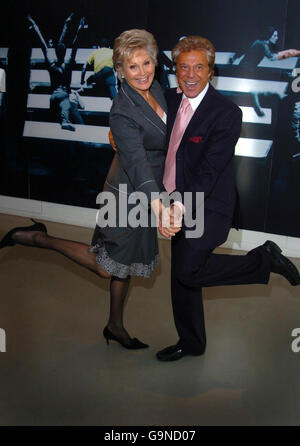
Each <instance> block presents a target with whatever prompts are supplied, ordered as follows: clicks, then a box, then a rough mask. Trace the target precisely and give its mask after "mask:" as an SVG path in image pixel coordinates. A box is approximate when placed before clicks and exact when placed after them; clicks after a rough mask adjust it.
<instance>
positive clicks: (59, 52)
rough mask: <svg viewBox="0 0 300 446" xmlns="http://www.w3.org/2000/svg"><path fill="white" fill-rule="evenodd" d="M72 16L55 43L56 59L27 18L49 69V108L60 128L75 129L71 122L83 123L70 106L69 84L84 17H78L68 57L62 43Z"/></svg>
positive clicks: (36, 27)
mask: <svg viewBox="0 0 300 446" xmlns="http://www.w3.org/2000/svg"><path fill="white" fill-rule="evenodd" d="M72 16H73V14H71V15H70V16H69V17H68V18H67V19H66V21H65V23H64V28H63V31H62V34H61V37H60V39H59V42H58V44H57V45H56V48H55V52H56V57H57V60H53V58H51V57H50V52H49V48H48V46H47V44H46V42H45V39H44V37H43V35H42V33H41V31H40V29H39V27H38V25H37V24H36V23H35V21H34V20H33V19H32V18H31V16H29V15H28V16H27V18H28V20H29V22H30V23H31V25H32V28H33V29H34V31H35V33H36V34H37V36H38V38H39V40H40V43H41V47H42V51H43V54H44V57H45V61H46V65H47V69H48V71H49V75H50V86H51V87H50V88H51V96H50V108H51V109H52V110H53V111H54V112H55V114H56V115H57V116H58V119H59V122H60V124H61V128H62V129H64V130H70V131H75V130H76V128H75V126H74V125H72V123H75V124H84V121H83V119H82V116H81V115H80V113H79V112H78V113H77V112H75V113H73V111H74V107H72V104H71V101H70V98H69V95H70V93H71V91H70V85H71V80H72V68H73V65H74V61H75V56H76V52H77V48H78V35H79V32H80V31H81V30H82V29H83V28H84V26H85V19H84V17H82V18H81V19H80V22H79V25H78V28H77V31H76V34H75V37H74V39H73V42H72V45H71V46H72V49H71V55H70V57H69V58H66V46H65V44H64V43H63V39H64V37H65V34H66V31H67V27H68V24H69V22H70V21H71V19H72ZM75 111H76V109H75ZM77 111H78V110H77Z"/></svg>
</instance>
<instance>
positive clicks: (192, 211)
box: [96, 184, 204, 238]
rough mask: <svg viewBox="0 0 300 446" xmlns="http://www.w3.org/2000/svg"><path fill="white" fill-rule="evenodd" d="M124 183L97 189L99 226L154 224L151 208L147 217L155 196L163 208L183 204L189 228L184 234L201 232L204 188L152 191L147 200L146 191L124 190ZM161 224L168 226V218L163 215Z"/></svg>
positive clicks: (147, 225)
mask: <svg viewBox="0 0 300 446" xmlns="http://www.w3.org/2000/svg"><path fill="white" fill-rule="evenodd" d="M127 190H128V189H127V184H120V185H119V186H118V190H117V191H118V192H117V191H116V193H113V192H110V191H103V192H100V193H99V194H98V196H97V200H96V203H97V204H100V209H99V211H98V212H97V216H96V222H97V225H98V226H99V227H102V228H103V227H111V228H115V227H121V228H126V227H130V228H137V227H139V226H140V227H144V228H145V227H157V226H158V224H159V222H158V221H157V218H156V217H155V214H154V213H153V212H151V214H150V218H149V208H150V203H151V202H152V201H154V200H156V199H159V200H161V202H162V204H163V206H164V208H169V207H170V206H171V204H172V203H175V204H176V202H177V203H180V204H184V215H183V222H184V226H185V227H186V228H188V229H190V230H186V231H185V236H186V238H199V237H201V236H202V235H203V232H204V193H203V192H196V193H192V192H184V195H183V197H182V195H181V194H180V193H179V192H173V193H172V194H170V195H169V194H168V193H167V192H161V193H159V192H152V193H151V198H150V201H149V200H148V197H147V195H146V194H145V193H144V192H141V191H135V192H132V193H130V194H129V193H128V192H127ZM164 226H170V220H166V219H164Z"/></svg>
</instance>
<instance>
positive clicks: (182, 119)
mask: <svg viewBox="0 0 300 446" xmlns="http://www.w3.org/2000/svg"><path fill="white" fill-rule="evenodd" d="M193 113H194V112H193V109H192V107H191V104H190V101H189V100H188V98H184V99H183V101H182V102H181V105H180V107H179V110H178V112H177V116H176V119H175V123H174V126H173V130H172V133H171V138H170V143H169V148H168V153H167V158H166V163H165V172H164V177H163V184H164V186H165V188H166V191H167V192H168V193H169V194H170V193H171V192H173V191H174V190H175V189H176V181H175V178H176V152H177V150H178V147H179V145H180V142H181V139H182V137H183V134H184V132H185V129H186V128H187V125H188V123H189V122H190V119H191V117H192V116H193Z"/></svg>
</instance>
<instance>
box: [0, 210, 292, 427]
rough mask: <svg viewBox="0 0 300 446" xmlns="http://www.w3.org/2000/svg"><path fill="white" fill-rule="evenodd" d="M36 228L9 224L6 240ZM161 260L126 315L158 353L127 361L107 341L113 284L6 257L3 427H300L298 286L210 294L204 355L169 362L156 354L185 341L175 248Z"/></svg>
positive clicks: (56, 231)
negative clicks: (178, 316) (178, 325)
mask: <svg viewBox="0 0 300 446" xmlns="http://www.w3.org/2000/svg"><path fill="white" fill-rule="evenodd" d="M28 223H29V221H28V219H26V218H21V217H15V216H9V215H3V214H2V215H0V236H1V237H2V235H3V234H4V233H5V232H6V231H7V230H8V229H9V228H11V227H12V226H16V225H24V224H25V225H26V224H28ZM47 226H48V230H49V233H50V234H51V235H57V236H59V237H65V238H71V239H73V240H78V241H83V242H86V243H89V241H90V238H91V234H92V231H91V230H89V229H85V228H78V227H75V226H67V225H62V224H56V223H50V222H49V223H48V224H47ZM160 252H161V266H160V268H159V269H158V271H157V273H156V274H155V276H154V277H153V278H151V279H148V280H142V279H134V280H133V282H132V286H131V288H130V298H129V299H128V302H127V306H126V326H127V328H128V330H129V332H130V333H131V335H133V336H137V337H138V338H140V339H141V340H143V341H144V342H147V343H149V344H150V348H149V349H147V350H140V351H127V350H125V349H124V348H122V347H121V346H120V345H118V344H116V343H113V342H112V343H111V344H110V345H109V346H107V345H106V343H105V340H104V338H103V337H102V334H101V332H102V329H103V327H104V326H105V323H106V319H107V314H108V308H109V293H108V282H107V281H105V280H103V279H100V278H98V277H97V276H96V275H94V274H93V273H91V272H89V271H85V270H84V269H83V268H81V267H80V266H78V265H77V264H75V263H72V262H71V261H69V260H68V259H66V258H64V257H63V256H60V255H59V254H57V253H56V252H52V251H47V250H40V249H36V248H27V247H22V246H16V247H12V248H5V249H3V250H1V251H0V281H1V299H0V327H1V328H2V329H4V330H5V332H6V352H1V353H0V425H10V426H16V425H23V426H24V425H28V426H29V425H30V426H40V425H60V426H66V425H68V426H70V425H74V426H75V425H79V426H84V425H86V426H87V425H98V426H140V425H146V426H164V425H168V426H178V425H180V426H203V425H212V426H215V425H299V424H300V423H299V422H300V384H299V382H300V381H299V377H300V352H299V353H294V352H293V351H292V349H291V343H292V341H293V338H292V336H291V333H292V330H293V329H294V328H297V327H300V287H291V286H289V284H288V282H287V281H285V280H284V279H283V278H281V277H280V276H276V275H272V277H271V281H270V283H269V285H268V286H262V285H257V286H256V285H251V286H235V287H218V288H209V289H206V290H205V300H204V306H205V313H206V326H207V336H208V347H207V352H206V354H205V355H204V356H202V357H185V358H183V359H181V360H180V361H177V362H174V363H161V362H159V361H157V359H156V358H155V353H156V352H157V351H158V350H160V349H161V348H163V347H165V346H167V345H170V344H172V343H174V342H175V341H177V336H176V330H175V327H174V323H173V319H172V311H171V304H170V292H169V277H170V272H169V270H170V243H169V242H168V241H164V240H161V241H160ZM233 254H236V252H235V253H233ZM295 263H296V264H297V265H298V267H300V260H299V259H298V260H296V261H295ZM299 345H300V342H299Z"/></svg>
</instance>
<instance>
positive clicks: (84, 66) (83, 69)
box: [80, 62, 88, 85]
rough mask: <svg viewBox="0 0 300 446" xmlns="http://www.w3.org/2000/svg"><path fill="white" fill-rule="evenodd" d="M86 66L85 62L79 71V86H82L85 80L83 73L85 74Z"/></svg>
mask: <svg viewBox="0 0 300 446" xmlns="http://www.w3.org/2000/svg"><path fill="white" fill-rule="evenodd" d="M87 66H88V62H85V63H84V65H83V67H82V70H81V78H80V84H81V85H83V84H84V78H85V73H86V69H87Z"/></svg>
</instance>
